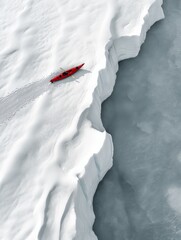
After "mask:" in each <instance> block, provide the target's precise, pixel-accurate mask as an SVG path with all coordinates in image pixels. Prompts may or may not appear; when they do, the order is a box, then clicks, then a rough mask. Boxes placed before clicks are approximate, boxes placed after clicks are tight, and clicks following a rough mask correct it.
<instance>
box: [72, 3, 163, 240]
mask: <svg viewBox="0 0 181 240" xmlns="http://www.w3.org/2000/svg"><path fill="white" fill-rule="evenodd" d="M162 4H163V1H162V0H155V1H154V2H153V3H152V4H151V5H150V7H149V10H148V11H147V13H146V15H145V16H144V18H143V25H142V27H141V31H140V34H138V35H133V36H119V37H118V38H115V39H114V38H113V37H112V39H110V41H109V43H108V44H107V45H106V48H105V57H106V67H105V69H102V70H100V71H99V75H98V85H97V88H96V89H95V90H94V93H93V100H92V104H91V106H90V107H89V108H88V109H87V110H86V111H87V114H86V118H87V119H88V120H89V121H90V122H91V124H92V127H93V128H94V129H95V130H97V131H101V132H105V130H104V128H103V126H102V121H101V118H100V116H101V103H102V102H103V101H104V100H105V99H106V98H108V97H109V96H110V95H111V93H112V91H113V87H114V84H115V80H116V72H117V71H118V62H119V61H121V60H123V59H127V58H132V57H136V56H137V55H138V53H139V51H140V47H141V45H142V43H143V42H144V41H145V38H146V33H147V31H148V30H149V29H150V27H151V26H152V25H153V24H154V23H155V22H157V21H159V20H161V19H163V18H164V13H163V9H162ZM105 86H107V87H106V88H105ZM92 112H94V118H92V117H91V116H92V114H91V113H92ZM95 113H96V114H95ZM112 163H113V143H112V138H111V136H110V134H108V133H107V132H105V141H104V143H103V146H102V148H101V149H100V151H99V153H97V154H94V155H93V156H92V157H91V158H90V159H89V161H88V163H87V165H86V167H85V171H84V174H83V175H81V176H77V177H78V183H77V189H76V194H75V195H74V208H75V215H76V229H75V236H74V238H73V239H74V240H75V239H79V240H81V239H82V240H83V239H86V240H93V239H97V237H96V235H95V234H94V232H93V231H92V226H93V222H94V220H95V216H94V213H93V206H92V200H93V196H94V193H95V191H96V188H97V186H98V184H99V182H100V181H101V180H102V178H103V177H104V175H105V174H106V172H107V171H108V170H109V169H110V168H111V167H112ZM80 199H81V203H80ZM80 205H81V206H80Z"/></svg>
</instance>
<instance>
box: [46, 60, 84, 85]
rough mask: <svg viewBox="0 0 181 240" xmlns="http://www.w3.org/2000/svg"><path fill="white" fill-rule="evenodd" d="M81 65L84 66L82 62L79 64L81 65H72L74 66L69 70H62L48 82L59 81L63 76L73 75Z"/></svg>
mask: <svg viewBox="0 0 181 240" xmlns="http://www.w3.org/2000/svg"><path fill="white" fill-rule="evenodd" d="M82 66H84V63H83V64H81V65H79V66H77V67H74V68H71V69H69V70H66V71H65V72H63V73H61V74H59V75H58V76H56V77H54V78H52V79H51V80H50V82H51V83H54V82H56V81H61V80H63V79H64V78H68V77H70V76H71V75H73V74H74V73H76V72H77V71H78V70H79V69H80V68H81V67H82Z"/></svg>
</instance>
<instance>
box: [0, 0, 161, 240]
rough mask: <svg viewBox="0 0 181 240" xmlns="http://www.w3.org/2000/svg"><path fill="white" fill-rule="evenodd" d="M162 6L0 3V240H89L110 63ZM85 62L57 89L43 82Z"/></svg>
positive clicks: (103, 157) (103, 148)
mask: <svg viewBox="0 0 181 240" xmlns="http://www.w3.org/2000/svg"><path fill="white" fill-rule="evenodd" d="M161 6H162V1H161V0H144V1H143V0H142V1H133V0H129V1H124V0H117V1H116V0H111V1H106V0H100V1H96V0H93V1H91V2H87V1H83V0H78V1H76V4H75V1H73V0H69V1H65V0H61V1H60V0H55V1H53V2H50V1H48V0H46V1H33V0H27V1H24V2H22V1H20V0H17V1H10V0H9V1H8V2H7V3H4V2H3V1H2V2H1V3H0V14H1V24H0V25H1V28H0V33H1V36H2V37H1V40H0V46H1V48H0V49H1V51H0V65H1V72H0V74H1V82H0V131H1V135H0V142H1V144H0V216H1V217H0V239H2V240H3V239H4V240H12V239H13V240H25V239H26V240H35V239H39V240H50V239H51V240H57V239H61V240H71V239H78V240H81V239H82V240H85V239H86V240H89V239H91V240H92V239H97V237H96V235H95V234H94V232H93V231H92V225H93V222H94V219H95V216H94V213H93V207H92V201H93V196H94V193H95V190H96V188H97V185H98V183H99V182H100V181H101V179H102V178H103V177H104V175H105V173H106V172H107V171H108V169H110V168H111V166H112V157H113V144H112V138H111V136H110V135H109V134H108V133H107V132H106V131H105V129H104V127H103V124H102V121H101V103H102V102H103V101H104V100H105V99H106V98H107V97H108V96H109V95H110V94H111V93H112V90H113V87H114V84H115V79H116V72H117V70H118V62H119V61H120V60H123V59H127V58H131V57H135V56H136V55H137V54H138V52H139V50H140V46H141V44H142V43H143V42H144V40H145V37H146V32H147V30H148V29H149V28H150V27H151V26H152V25H153V24H154V23H155V22H156V21H158V20H160V19H162V18H163V17H164V14H163V10H162V7H161ZM83 62H85V66H84V68H83V69H82V70H80V71H79V72H77V74H75V75H74V77H75V78H73V79H72V78H68V79H66V80H65V81H62V82H57V83H56V84H52V85H51V84H49V80H50V79H51V77H52V76H55V75H56V74H57V73H59V72H60V68H63V69H67V68H71V67H73V66H76V65H78V64H81V63H83Z"/></svg>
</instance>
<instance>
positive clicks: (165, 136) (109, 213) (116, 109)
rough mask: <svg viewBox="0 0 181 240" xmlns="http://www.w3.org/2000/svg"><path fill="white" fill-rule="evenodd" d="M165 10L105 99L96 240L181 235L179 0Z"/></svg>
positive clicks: (167, 238) (121, 66)
mask: <svg viewBox="0 0 181 240" xmlns="http://www.w3.org/2000/svg"><path fill="white" fill-rule="evenodd" d="M163 10H164V13H165V19H164V20H163V21H160V22H158V23H156V24H155V25H154V26H153V27H152V28H151V30H150V31H149V33H148V35H147V39H146V41H145V43H144V44H143V47H142V49H141V51H140V54H139V56H138V57H137V58H135V59H129V60H126V61H123V62H120V64H119V72H118V76H117V80H116V85H115V88H114V92H113V94H112V95H111V97H110V98H109V99H108V100H107V101H106V102H105V103H104V104H103V108H102V109H103V110H102V119H103V123H104V126H105V128H106V130H107V131H108V132H109V133H111V135H112V137H113V143H114V164H113V168H112V169H111V170H110V171H109V173H108V174H107V175H106V177H105V178H104V180H103V182H102V183H101V184H100V187H99V188H98V191H97V193H96V194H95V198H94V210H95V215H96V221H95V224H94V230H95V233H96V234H97V236H98V239H99V240H110V239H114V240H120V239H121V240H123V239H124V240H171V239H172V240H180V239H181V175H180V173H181V165H180V164H181V122H180V119H181V97H180V96H181V78H180V76H181V54H180V43H181V28H180V22H181V1H180V0H179V1H177V0H172V1H170V0H165V1H164V4H163ZM103 199H104V201H102V200H103Z"/></svg>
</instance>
